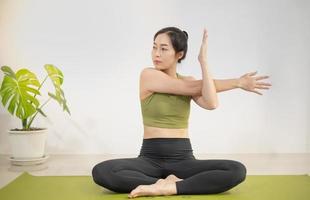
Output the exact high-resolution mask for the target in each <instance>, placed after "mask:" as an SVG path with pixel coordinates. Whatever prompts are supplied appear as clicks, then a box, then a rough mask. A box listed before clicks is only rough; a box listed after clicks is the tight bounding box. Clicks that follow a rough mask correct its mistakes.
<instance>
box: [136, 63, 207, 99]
mask: <svg viewBox="0 0 310 200" xmlns="http://www.w3.org/2000/svg"><path fill="white" fill-rule="evenodd" d="M140 86H141V89H142V90H144V91H149V92H159V93H169V94H177V95H187V96H195V95H198V94H201V87H202V85H201V81H199V80H182V79H176V78H172V77H170V76H168V75H167V74H165V73H164V72H162V71H160V70H157V69H154V68H145V69H143V70H142V72H141V75H140Z"/></svg>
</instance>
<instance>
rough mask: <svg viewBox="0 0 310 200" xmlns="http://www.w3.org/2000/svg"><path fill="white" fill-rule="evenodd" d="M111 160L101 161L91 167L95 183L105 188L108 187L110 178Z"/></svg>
mask: <svg viewBox="0 0 310 200" xmlns="http://www.w3.org/2000/svg"><path fill="white" fill-rule="evenodd" d="M112 164H113V163H112V162H111V161H110V160H107V161H103V162H101V163H98V164H97V165H95V166H94V167H93V169H92V176H93V180H94V182H95V183H97V184H98V185H100V186H103V187H105V188H108V189H109V188H110V187H109V185H110V184H109V180H111V179H112V176H113V174H112V170H111V169H112V168H113V166H112Z"/></svg>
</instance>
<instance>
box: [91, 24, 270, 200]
mask: <svg viewBox="0 0 310 200" xmlns="http://www.w3.org/2000/svg"><path fill="white" fill-rule="evenodd" d="M207 37H208V35H207V30H206V29H204V33H203V39H202V44H201V48H200V53H199V56H198V60H199V63H200V66H201V71H202V80H195V79H194V78H193V77H186V76H181V75H179V74H178V73H177V72H176V66H177V63H180V62H181V60H183V59H184V58H185V56H186V52H187V40H188V35H187V33H186V32H185V31H181V30H180V29H178V28H176V27H167V28H163V29H161V30H160V31H158V32H157V33H156V34H155V36H154V45H153V50H152V59H153V63H154V66H155V68H145V69H143V70H142V72H141V75H140V101H141V109H142V115H143V124H144V138H143V144H142V148H141V151H140V154H139V156H138V157H137V158H124V159H113V160H107V161H104V162H101V163H99V164H97V165H96V166H95V167H94V168H93V171H92V175H93V179H94V181H95V182H96V183H97V184H98V185H101V186H103V187H105V188H107V189H110V190H112V191H115V192H121V193H129V192H130V194H129V195H128V197H130V198H134V197H138V196H156V195H174V194H214V193H220V192H224V191H227V190H229V189H231V188H233V187H235V186H236V185H238V184H239V183H241V182H242V181H244V180H245V177H246V168H245V166H244V165H243V164H242V163H240V162H238V161H234V160H198V159H196V158H195V157H194V155H193V151H192V148H191V143H190V139H189V137H188V131H187V127H188V117H189V113H190V101H191V99H193V100H194V101H195V103H197V104H198V105H199V106H200V107H202V108H204V109H207V110H212V109H215V108H217V107H218V105H219V103H218V97H217V92H221V91H226V90H230V89H234V88H242V89H244V90H247V91H250V92H255V93H257V94H261V93H260V92H259V91H257V89H268V88H269V86H271V85H270V84H268V83H263V82H258V81H259V80H262V79H266V78H268V77H267V76H258V77H254V75H255V74H256V72H255V73H248V74H245V75H243V76H242V77H240V78H239V79H227V80H213V78H212V76H211V74H210V71H209V66H208V62H207V44H208V41H207Z"/></svg>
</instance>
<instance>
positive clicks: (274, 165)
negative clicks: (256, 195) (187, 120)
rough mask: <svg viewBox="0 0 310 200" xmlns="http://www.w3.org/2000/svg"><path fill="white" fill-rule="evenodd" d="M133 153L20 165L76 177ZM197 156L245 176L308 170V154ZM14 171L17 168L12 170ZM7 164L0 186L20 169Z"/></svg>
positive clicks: (1, 168) (3, 161)
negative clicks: (228, 162) (237, 166)
mask: <svg viewBox="0 0 310 200" xmlns="http://www.w3.org/2000/svg"><path fill="white" fill-rule="evenodd" d="M135 156H136V155H50V156H49V158H48V159H47V162H46V163H45V164H42V165H41V166H42V167H46V169H43V170H38V171H33V168H24V169H27V170H28V172H29V173H30V174H32V175H36V176H61V175H65V176H76V175H86V176H90V175H91V169H92V167H93V166H94V165H95V164H96V163H99V162H101V161H103V160H107V159H114V158H127V157H135ZM195 156H196V158H197V159H232V160H238V161H240V162H242V163H244V165H245V166H246V167H247V173H248V175H263V174H266V175H269V174H270V175H272V174H273V175H279V174H291V175H300V174H308V175H309V173H310V154H218V155H215V154H212V155H208V154H206V155H195ZM16 170H17V171H16ZM18 170H21V169H20V168H14V167H12V166H11V164H10V161H9V156H8V155H0V188H2V187H4V186H5V185H7V184H8V183H10V182H11V181H12V180H14V179H15V178H16V177H17V176H19V175H20V174H21V173H22V171H18Z"/></svg>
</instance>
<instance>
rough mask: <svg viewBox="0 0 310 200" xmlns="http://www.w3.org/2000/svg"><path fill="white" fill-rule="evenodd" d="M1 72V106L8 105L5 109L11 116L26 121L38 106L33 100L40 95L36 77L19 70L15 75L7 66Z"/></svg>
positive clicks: (27, 71) (37, 102)
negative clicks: (2, 73)
mask: <svg viewBox="0 0 310 200" xmlns="http://www.w3.org/2000/svg"><path fill="white" fill-rule="evenodd" d="M1 70H2V71H3V72H4V74H5V76H4V79H3V82H2V84H1V88H0V95H1V98H2V104H3V106H6V105H7V104H8V108H7V109H8V111H9V112H10V113H11V114H12V115H16V116H17V117H18V118H20V119H27V118H28V117H30V116H31V115H33V114H34V113H35V112H36V108H37V107H39V105H40V103H39V101H38V99H36V98H34V95H35V94H40V92H39V91H38V90H37V88H38V87H39V85H40V83H39V81H38V79H37V77H36V75H35V74H34V73H32V72H31V71H29V70H28V69H20V70H18V71H17V72H16V74H15V73H14V71H13V70H12V69H11V68H10V67H8V66H3V67H1Z"/></svg>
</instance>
